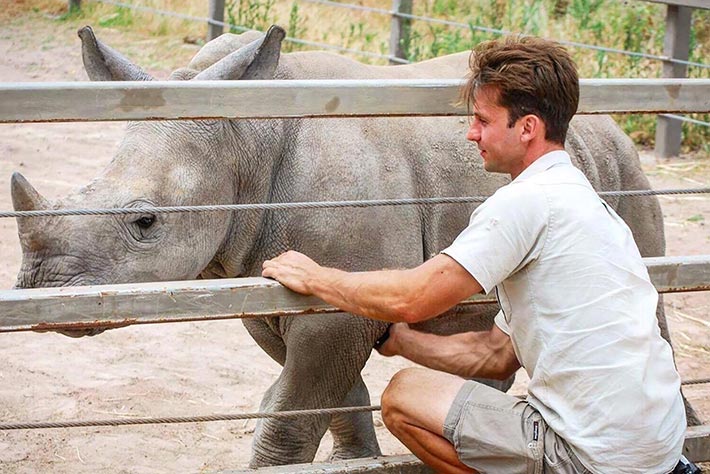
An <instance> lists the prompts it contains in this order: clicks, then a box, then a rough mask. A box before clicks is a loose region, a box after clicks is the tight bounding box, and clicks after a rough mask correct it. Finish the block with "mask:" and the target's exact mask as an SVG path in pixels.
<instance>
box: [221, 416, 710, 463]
mask: <svg viewBox="0 0 710 474" xmlns="http://www.w3.org/2000/svg"><path fill="white" fill-rule="evenodd" d="M683 454H684V455H685V457H687V458H688V459H690V460H691V461H693V462H705V461H710V425H701V426H691V427H689V428H688V430H687V431H686V434H685V445H684V446H683ZM291 472H299V473H301V474H353V473H358V474H360V473H388V474H433V473H434V471H433V470H432V469H430V468H429V467H427V466H425V465H424V464H422V462H421V461H420V460H419V459H417V458H416V457H415V456H414V455H413V454H401V455H396V456H380V457H377V458H364V459H350V460H347V461H337V462H329V463H313V464H291V465H289V466H273V467H263V468H260V469H256V470H248V471H247V470H229V471H220V473H221V474H286V473H291Z"/></svg>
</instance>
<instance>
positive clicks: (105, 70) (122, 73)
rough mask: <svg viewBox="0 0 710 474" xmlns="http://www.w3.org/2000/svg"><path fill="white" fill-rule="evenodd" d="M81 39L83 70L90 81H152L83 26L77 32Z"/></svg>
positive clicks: (147, 75)
mask: <svg viewBox="0 0 710 474" xmlns="http://www.w3.org/2000/svg"><path fill="white" fill-rule="evenodd" d="M77 33H78V35H79V38H81V57H82V59H83V60H84V69H86V73H87V74H88V75H89V79H91V80H92V81H152V80H153V78H152V77H151V76H150V75H149V74H148V73H146V72H145V71H143V70H142V69H141V68H139V67H138V66H136V65H135V64H133V63H132V62H131V61H130V60H129V59H128V58H126V57H125V56H123V55H122V54H121V53H119V52H118V51H116V50H115V49H113V48H111V47H109V46H107V45H105V44H103V43H102V42H101V41H99V40H98V39H96V35H94V30H92V29H91V27H90V26H85V27H83V28H81V29H79V31H78V32H77Z"/></svg>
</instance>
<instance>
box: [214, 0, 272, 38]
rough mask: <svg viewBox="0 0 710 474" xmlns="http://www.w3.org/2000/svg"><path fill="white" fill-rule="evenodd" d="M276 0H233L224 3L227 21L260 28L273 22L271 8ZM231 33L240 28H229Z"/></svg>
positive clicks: (255, 28) (232, 23)
mask: <svg viewBox="0 0 710 474" xmlns="http://www.w3.org/2000/svg"><path fill="white" fill-rule="evenodd" d="M275 2H276V0H234V1H230V2H228V3H227V4H226V5H225V10H226V12H227V19H228V23H229V24H231V25H236V26H241V27H244V28H249V29H254V30H262V31H265V30H266V29H268V28H269V26H271V24H272V23H273V22H274V17H273V13H272V9H273V7H274V3H275ZM231 30H232V32H233V33H240V32H241V31H240V30H237V29H236V28H231Z"/></svg>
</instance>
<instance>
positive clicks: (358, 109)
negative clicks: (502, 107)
mask: <svg viewBox="0 0 710 474" xmlns="http://www.w3.org/2000/svg"><path fill="white" fill-rule="evenodd" d="M459 85H460V82H459V81H345V80H343V81H246V82H241V83H240V81H233V82H226V81H224V82H222V81H214V82H196V83H189V82H160V81H156V82H140V83H132V82H127V83H32V84H2V85H0V122H35V121H66V120H71V121H91V120H155V119H194V118H200V117H209V118H247V117H290V118H293V117H314V116H318V117H320V116H324V117H354V116H404V115H410V116H411V115H465V113H466V111H465V110H464V109H463V108H457V107H454V106H452V105H450V104H451V103H452V99H455V98H456V93H457V90H458V87H459ZM211 95H214V97H215V98H217V97H218V98H219V100H210V99H209V97H210V96H211ZM158 96H159V97H160V98H161V100H160V101H154V100H150V99H151V97H158ZM127 97H130V98H131V100H134V101H135V100H138V99H136V98H141V105H142V106H141V107H125V99H126V98H127ZM582 98H583V99H582V105H581V109H580V110H581V111H584V112H585V113H602V112H609V111H616V112H631V111H634V110H647V109H648V110H654V111H664V112H679V113H686V112H689V111H699V112H707V111H710V80H689V79H685V80H681V79H675V80H673V79H669V80H597V81H584V82H583V83H582ZM334 99H337V100H335V101H334ZM336 102H337V103H338V104H339V106H338V107H332V104H333V103H336ZM329 104H330V105H329ZM695 191H696V192H708V191H710V190H708V189H699V190H695ZM468 199H471V198H468ZM308 204H314V203H308ZM315 204H318V203H315ZM375 204H377V205H392V204H393V203H391V202H389V203H375ZM394 204H399V205H408V204H412V203H407V202H403V203H402V202H400V203H394ZM264 205H266V206H268V205H279V204H274V203H271V204H264ZM264 205H262V206H264ZM284 205H286V206H288V205H291V206H293V203H291V204H284ZM328 205H329V206H340V205H348V206H362V205H368V204H367V203H363V202H348V203H335V204H333V203H328ZM195 210H196V209H193V210H192V211H195ZM200 210H201V211H205V210H209V209H200ZM94 211H100V212H103V213H106V212H109V213H110V210H109V211H106V210H94ZM129 211H133V212H135V210H129ZM153 211H156V210H155V209H153ZM165 211H166V212H177V211H176V210H175V209H172V210H171V209H165ZM182 211H187V210H181V212H182ZM30 212H32V211H30ZM40 212H51V211H40ZM60 212H61V211H60ZM64 212H66V211H64ZM127 212H128V211H127ZM94 213H96V212H94ZM1 216H2V217H15V216H17V213H13V212H11V211H9V212H3V213H2V215H1ZM646 264H647V266H648V268H649V271H650V274H651V275H652V278H653V282H654V284H655V285H656V287H657V288H658V290H659V291H661V292H676V291H701V290H710V256H687V257H675V258H670V257H661V258H655V259H646ZM246 294H248V295H249V297H248V298H246V296H245V295H246ZM195 301H199V305H196V304H195ZM148 302H150V304H147V303H148ZM481 302H487V300H486V298H485V297H477V298H472V299H471V300H470V301H467V302H466V303H467V304H477V303H481ZM234 308H239V310H236V309H234ZM332 311H334V308H332V307H329V306H328V305H325V304H323V303H322V302H320V301H318V300H315V299H314V298H306V297H301V296H298V295H295V294H293V293H291V292H289V291H286V290H285V289H284V288H283V287H281V286H280V285H279V284H277V283H275V282H272V281H269V280H265V279H261V278H251V279H224V280H203V281H192V282H161V283H142V284H128V285H106V286H94V287H65V288H40V289H28V290H12V291H0V332H16V331H27V330H30V331H43V330H60V329H68V330H72V329H86V328H97V327H104V328H115V327H123V326H126V325H130V324H141V323H158V322H177V321H194V320H208V319H230V318H244V317H263V316H267V315H273V314H284V312H286V313H288V314H291V315H299V314H312V313H327V312H332ZM376 408H377V407H369V409H376ZM361 409H362V408H361ZM301 414H303V413H301ZM305 414H306V415H307V413H305ZM251 415H253V414H250V416H251ZM256 415H260V416H262V415H264V414H256ZM227 416H228V417H231V418H222V419H235V416H234V415H227ZM244 416H246V415H241V418H243V417H244ZM284 416H293V414H291V415H284ZM205 418H210V417H205ZM212 418H215V417H212ZM241 418H239V419H241ZM185 421H186V420H177V421H173V422H185ZM190 421H194V420H190ZM199 421H208V420H199ZM152 422H156V420H152ZM157 422H161V421H157ZM162 422H169V421H162ZM21 424H22V423H20V425H21ZM105 424H109V425H110V424H112V423H111V422H110V421H107V422H105ZM114 424H117V423H114ZM82 426H83V425H82ZM0 428H2V426H0ZM685 452H686V454H687V455H688V456H689V457H690V458H691V459H694V460H698V461H701V460H710V427H708V426H700V427H693V428H689V430H688V433H687V438H686V451H685ZM294 468H295V466H289V467H284V468H272V469H269V470H266V472H290V471H289V469H290V470H293V469H294ZM298 469H299V470H303V471H304V472H308V471H309V470H310V471H311V472H315V471H317V472H322V471H318V469H321V470H322V469H323V467H322V466H321V467H318V466H311V467H304V466H299V467H298ZM353 469H356V470H357V472H387V471H391V472H407V473H414V472H428V471H427V470H426V469H425V468H424V467H423V466H422V465H421V464H420V463H418V462H417V461H416V460H415V459H413V458H412V457H411V456H398V457H393V458H390V459H387V458H385V459H384V460H383V459H379V460H365V461H348V462H345V463H340V464H335V465H330V466H329V467H328V472H347V471H348V470H353Z"/></svg>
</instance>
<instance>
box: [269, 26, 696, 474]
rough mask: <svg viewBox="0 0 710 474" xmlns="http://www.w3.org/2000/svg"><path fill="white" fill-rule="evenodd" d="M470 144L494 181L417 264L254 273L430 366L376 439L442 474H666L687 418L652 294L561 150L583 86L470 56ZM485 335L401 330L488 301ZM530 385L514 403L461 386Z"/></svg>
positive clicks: (569, 67) (621, 234)
mask: <svg viewBox="0 0 710 474" xmlns="http://www.w3.org/2000/svg"><path fill="white" fill-rule="evenodd" d="M464 98H465V100H466V101H467V102H468V103H469V104H470V105H471V106H472V111H473V118H472V122H471V126H470V129H469V131H468V134H467V136H466V138H467V139H468V140H472V141H474V142H476V143H477V144H478V148H479V150H480V152H481V156H482V157H483V160H484V164H485V169H486V170H487V171H490V172H498V173H508V174H510V176H511V178H512V179H513V181H512V182H511V183H510V184H509V185H507V186H504V187H503V188H501V189H499V190H498V191H497V192H496V193H495V195H493V196H492V197H490V198H489V199H488V200H487V201H486V202H485V203H484V204H482V205H481V206H479V207H478V208H477V209H476V210H475V212H474V213H473V215H472V216H471V220H470V224H469V226H468V227H467V228H466V229H465V230H464V231H463V232H462V233H461V234H460V235H459V236H458V237H457V238H456V240H455V241H454V243H453V244H452V245H451V246H450V247H448V248H447V249H445V250H444V251H443V252H442V253H441V254H439V255H437V256H435V257H434V258H432V259H430V260H428V261H426V262H425V263H423V264H422V265H420V266H419V267H417V268H413V269H409V270H393V271H379V272H362V273H346V272H343V271H340V270H336V269H331V268H324V267H321V266H319V265H318V264H316V263H315V262H313V261H312V260H311V259H309V258H308V257H306V256H305V255H302V254H299V253H297V252H287V253H285V254H283V255H281V256H279V257H278V258H275V259H273V260H270V261H266V262H264V269H263V275H264V276H266V277H272V278H275V279H277V280H278V281H280V282H281V283H283V284H284V285H286V286H287V287H289V288H291V289H293V290H294V291H297V292H299V293H303V294H312V295H316V296H318V297H319V298H322V299H323V300H325V301H327V302H328V303H330V304H332V305H334V306H336V307H339V308H342V309H343V310H345V311H348V312H351V313H354V314H359V315H362V316H366V317H370V318H375V319H380V320H385V321H391V322H393V323H399V324H394V325H393V326H392V327H391V332H390V334H391V335H390V338H389V340H387V341H386V343H385V344H384V345H383V347H382V348H381V349H380V351H381V352H382V353H383V354H385V355H394V354H399V355H402V356H404V357H407V358H409V359H411V360H413V361H415V362H417V363H419V364H421V365H424V366H426V367H429V368H430V369H436V370H429V369H423V368H421V369H420V368H413V369H407V370H404V371H402V372H400V373H398V374H397V375H396V376H395V377H394V378H393V379H392V381H391V382H390V384H389V386H388V388H387V390H386V391H385V393H384V394H383V396H382V412H383V418H384V420H385V423H386V425H387V426H388V428H389V429H390V430H391V431H392V432H393V433H394V434H395V436H397V437H398V438H399V439H400V440H401V441H402V442H403V443H404V444H405V445H406V446H407V447H408V448H409V449H410V450H411V451H412V452H413V453H414V454H415V455H417V456H418V457H419V458H420V459H421V460H422V461H423V462H425V463H426V464H428V465H429V466H431V467H432V468H434V469H435V470H436V471H438V472H454V473H459V472H460V473H463V472H490V473H542V472H552V473H586V472H593V473H598V474H613V473H625V474H629V473H644V474H652V473H658V474H663V473H668V472H672V471H673V469H674V467H675V466H676V464H677V463H678V460H679V458H680V456H681V448H682V444H683V435H684V431H685V412H684V409H683V402H682V399H681V395H680V380H679V377H678V374H677V372H676V370H675V368H674V364H673V359H672V354H671V349H670V347H669V345H668V344H667V343H666V342H665V341H664V340H663V339H662V338H661V336H660V331H659V329H658V325H657V322H656V318H655V308H656V303H657V298H658V295H657V294H656V291H655V289H654V287H653V286H652V284H651V283H650V281H649V277H648V273H647V271H646V267H645V266H644V264H643V262H642V260H641V256H640V255H639V251H638V249H637V247H636V245H635V243H634V241H633V238H632V235H631V231H630V230H629V228H628V227H627V226H626V224H624V222H623V221H622V220H621V219H620V218H619V217H618V216H617V214H616V213H615V212H614V211H613V210H612V209H611V208H609V207H608V206H607V205H606V203H604V202H603V201H602V200H601V199H600V198H599V197H598V196H597V194H596V193H595V192H594V190H593V189H592V187H591V185H590V184H589V182H588V181H587V179H586V178H585V177H584V175H583V174H582V173H581V172H580V171H578V170H577V169H576V168H575V167H574V166H572V164H571V162H570V158H569V155H568V154H567V153H566V152H565V151H564V141H565V136H566V133H567V128H568V124H569V121H570V120H571V119H572V117H573V115H574V113H575V112H576V110H577V105H578V100H579V80H578V77H577V71H576V68H575V65H574V63H573V61H572V60H571V58H570V57H569V55H568V53H567V52H566V51H565V50H564V49H563V48H562V47H561V46H559V45H558V44H556V43H552V42H548V41H545V40H541V39H535V38H522V39H514V38H509V39H506V40H504V41H497V42H487V43H483V44H481V45H480V46H479V47H477V48H476V49H475V50H474V52H473V54H472V56H471V76H470V79H469V80H468V83H467V85H466V86H465V89H464ZM494 289H495V291H496V295H497V297H498V299H499V302H500V306H501V311H500V313H499V314H498V315H497V317H496V320H495V325H494V326H493V328H492V329H491V330H490V331H488V332H480V333H467V334H458V335H453V336H448V337H441V336H435V335H431V334H424V333H420V332H417V331H414V330H412V329H409V328H408V326H407V324H406V323H413V322H418V321H423V320H426V319H429V318H432V317H434V316H436V315H439V314H441V313H442V312H444V311H446V310H447V309H449V308H450V307H452V306H454V305H455V304H457V303H459V302H460V301H461V300H463V299H465V298H467V297H469V296H470V295H472V294H474V293H478V292H480V291H485V292H489V291H492V290H494ZM521 366H522V367H524V368H525V370H526V371H527V373H528V375H529V377H530V383H529V386H528V397H527V399H526V400H519V399H517V398H515V397H512V396H510V395H507V394H504V393H501V392H498V391H496V390H493V389H491V388H489V387H487V386H484V385H482V384H479V383H477V382H474V381H469V380H467V379H469V378H473V377H482V378H501V379H502V378H506V377H508V376H509V375H511V374H513V373H514V372H515V371H516V370H517V369H518V368H519V367H521Z"/></svg>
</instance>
